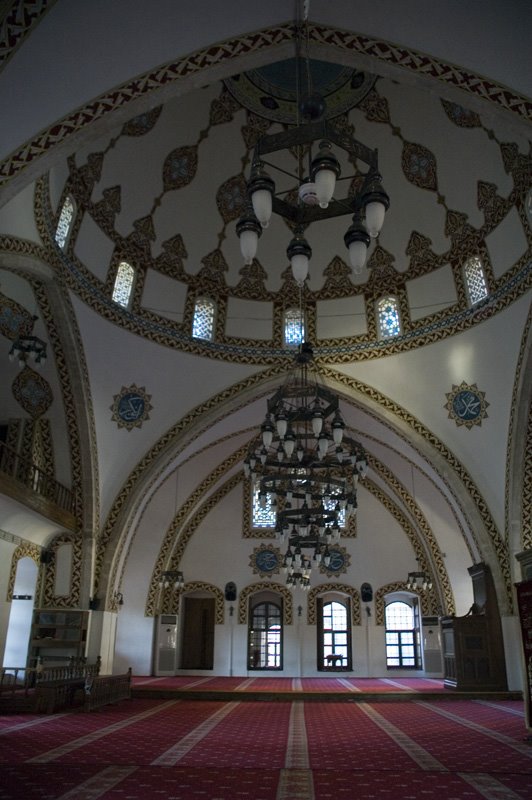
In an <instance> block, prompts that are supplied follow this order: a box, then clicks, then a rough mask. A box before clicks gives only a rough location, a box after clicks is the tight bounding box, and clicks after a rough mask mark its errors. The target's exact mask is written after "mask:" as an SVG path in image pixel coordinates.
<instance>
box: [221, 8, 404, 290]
mask: <svg viewBox="0 0 532 800" xmlns="http://www.w3.org/2000/svg"><path fill="white" fill-rule="evenodd" d="M305 7H306V14H305V19H304V23H303V24H301V23H296V27H295V30H296V37H295V39H296V64H297V75H296V85H297V87H298V91H297V107H298V112H297V113H298V119H296V120H295V127H294V128H291V129H289V130H285V131H282V132H280V133H274V134H270V135H265V136H262V137H261V138H260V139H259V140H258V142H257V144H256V146H255V150H254V152H253V158H252V162H251V173H250V177H249V180H248V183H247V190H248V200H249V202H248V204H247V207H246V211H245V213H244V215H243V216H242V217H241V219H240V220H239V221H238V223H237V226H236V231H237V234H238V236H239V238H240V249H241V252H242V256H243V258H244V261H245V263H246V264H251V263H252V262H253V259H254V258H255V256H256V254H257V248H258V240H259V237H260V236H261V235H262V232H263V229H265V228H267V227H268V226H269V224H270V219H271V217H272V214H278V215H279V216H281V217H283V219H285V220H286V222H287V223H288V224H289V225H290V227H291V228H292V230H293V231H294V237H293V239H292V240H291V241H290V243H289V245H288V247H287V251H286V252H287V256H288V259H289V261H290V264H291V267H292V274H293V276H294V279H295V281H296V282H297V283H298V284H302V283H303V282H304V281H305V279H306V278H307V275H308V268H309V259H310V257H311V255H312V249H311V247H310V245H309V243H308V241H307V240H306V238H305V236H304V232H305V229H306V228H307V227H308V226H309V225H310V224H311V223H313V222H318V221H322V220H327V219H331V218H333V217H339V216H343V215H347V214H350V215H352V222H351V225H350V226H349V228H348V229H347V231H346V233H345V236H344V243H345V245H346V247H347V248H348V250H349V259H350V262H351V266H352V268H353V270H354V272H355V273H359V272H360V271H361V270H362V268H363V266H364V264H365V261H366V256H367V250H368V247H369V244H370V241H371V239H372V238H376V237H377V236H378V235H379V233H380V230H381V228H382V225H383V222H384V215H385V212H386V210H387V209H388V208H389V205H390V200H389V197H388V195H387V194H386V192H385V191H384V189H383V187H382V178H381V175H380V173H379V162H378V153H377V150H376V149H373V150H372V149H371V148H369V147H367V146H366V145H365V144H363V143H362V142H359V141H357V140H356V139H355V138H354V137H353V136H352V135H351V134H350V133H349V131H347V130H340V129H339V128H338V127H336V126H334V125H333V124H332V123H331V122H330V121H329V120H327V119H325V111H326V107H325V101H324V99H323V98H322V97H321V96H320V95H318V94H316V93H314V92H313V91H312V85H311V74H310V68H309V57H308V50H307V52H306V55H305V58H302V56H301V51H302V42H304V43H305V47H307V42H308V31H307V30H306V27H307V26H308V19H307V17H308V3H306V4H305ZM302 64H303V72H304V73H305V74H304V77H303V78H301V65H302ZM301 83H304V84H305V85H306V88H307V93H306V94H305V95H303V96H302V97H300V91H299V86H300V84H301ZM300 118H301V120H302V121H303V124H300ZM333 146H335V147H336V148H337V149H339V151H343V153H344V154H345V156H344V162H346V166H348V167H349V168H350V169H351V170H354V173H353V174H352V175H347V176H345V177H344V176H342V181H344V182H345V183H344V185H347V193H346V196H345V197H343V198H338V197H336V196H335V193H336V190H337V186H338V179H339V178H340V176H341V174H342V167H341V165H340V161H339V159H338V157H337V155H335V153H334V152H333ZM283 152H284V157H283ZM290 154H292V156H293V155H296V158H297V168H296V169H295V170H291V169H289V168H288V166H289V165H290V163H293V158H292V161H290ZM340 156H342V153H340ZM272 157H273V159H274V160H268V159H270V158H272ZM360 162H362V163H363V164H364V165H365V171H360V170H358V169H357V167H358V164H359V163H360ZM266 167H268V168H269V169H270V170H273V171H274V173H275V174H276V176H277V178H279V177H280V176H283V177H284V178H285V179H286V177H287V176H288V181H286V180H285V184H284V185H283V186H282V187H280V188H278V187H277V186H276V183H275V181H274V179H273V178H272V176H271V175H270V173H269V172H267V171H266Z"/></svg>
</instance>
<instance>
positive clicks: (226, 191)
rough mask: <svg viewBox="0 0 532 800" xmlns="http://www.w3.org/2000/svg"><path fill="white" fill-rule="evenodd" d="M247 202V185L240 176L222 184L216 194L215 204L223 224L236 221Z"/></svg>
mask: <svg viewBox="0 0 532 800" xmlns="http://www.w3.org/2000/svg"><path fill="white" fill-rule="evenodd" d="M246 200H247V185H246V180H245V178H244V176H243V175H242V174H240V175H235V176H234V177H233V178H229V180H227V181H226V182H225V183H222V185H221V186H220V188H219V189H218V192H217V193H216V204H217V206H218V211H219V212H220V214H221V216H222V219H223V221H224V222H225V223H228V222H231V221H232V220H234V219H238V217H240V215H241V214H242V211H243V210H244V205H245V203H246Z"/></svg>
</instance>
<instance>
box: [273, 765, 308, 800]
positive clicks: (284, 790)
mask: <svg viewBox="0 0 532 800" xmlns="http://www.w3.org/2000/svg"><path fill="white" fill-rule="evenodd" d="M314 798H315V795H314V783H313V780H312V772H311V770H310V769H282V770H281V774H280V775H279V785H278V787H277V795H276V800H314Z"/></svg>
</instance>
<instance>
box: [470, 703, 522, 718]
mask: <svg viewBox="0 0 532 800" xmlns="http://www.w3.org/2000/svg"><path fill="white" fill-rule="evenodd" d="M472 702H473V703H478V704H479V706H489V707H490V708H496V709H497V711H504V712H505V713H506V714H515V716H516V717H524V716H525V712H524V711H523V710H522V709H520V708H508V706H503V705H501V704H500V703H494V702H492V701H491V700H473V701H472Z"/></svg>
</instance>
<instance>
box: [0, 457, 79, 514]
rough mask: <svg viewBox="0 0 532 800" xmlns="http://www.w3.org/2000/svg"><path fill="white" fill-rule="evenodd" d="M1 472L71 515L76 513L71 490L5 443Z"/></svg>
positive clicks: (0, 459)
mask: <svg viewBox="0 0 532 800" xmlns="http://www.w3.org/2000/svg"><path fill="white" fill-rule="evenodd" d="M0 472H1V473H2V474H3V475H7V476H8V477H9V478H12V479H13V480H15V481H17V482H18V483H20V484H22V485H23V486H24V487H25V488H26V489H31V490H32V491H33V492H35V493H36V494H38V495H39V496H40V497H43V498H45V499H46V500H48V501H49V502H51V503H55V505H56V506H59V508H61V509H63V510H64V511H67V512H68V513H69V514H73V513H74V496H73V494H72V492H71V491H70V489H67V487H66V486H63V484H62V483H59V481H56V479H55V478H53V477H52V476H51V475H47V474H46V472H44V470H42V469H41V468H40V467H38V466H37V465H36V464H34V463H33V462H31V461H29V460H28V459H26V458H23V456H21V455H20V454H19V453H17V452H16V450H13V449H12V448H11V447H8V446H7V445H6V443H5V442H0Z"/></svg>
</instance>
